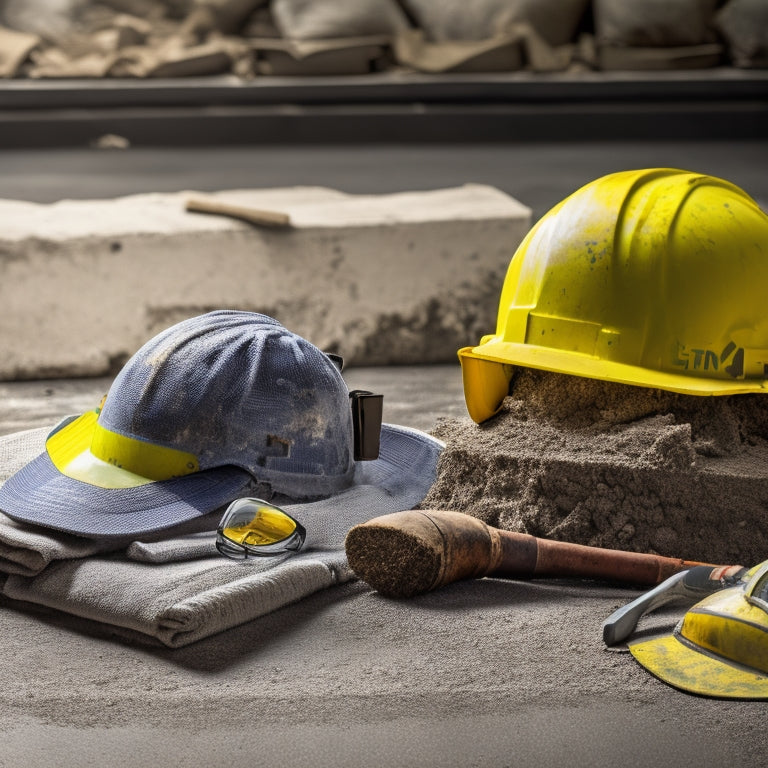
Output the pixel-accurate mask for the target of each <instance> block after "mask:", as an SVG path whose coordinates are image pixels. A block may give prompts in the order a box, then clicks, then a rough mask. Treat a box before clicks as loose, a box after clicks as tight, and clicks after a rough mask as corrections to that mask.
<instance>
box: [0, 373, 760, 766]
mask: <svg viewBox="0 0 768 768" xmlns="http://www.w3.org/2000/svg"><path fill="white" fill-rule="evenodd" d="M346 375H347V379H348V382H349V384H350V386H353V387H362V386H373V387H375V388H378V389H380V390H381V391H383V392H384V395H385V404H386V405H385V419H387V420H389V421H397V422H399V423H403V424H411V425H413V426H417V427H421V428H424V429H429V428H430V426H431V425H434V423H435V422H436V420H437V417H438V416H448V417H449V418H452V419H462V418H464V416H463V415H462V414H463V401H462V399H461V382H460V375H459V370H458V366H456V367H453V366H448V367H429V368H394V369H389V368H388V369H352V370H350V371H348V372H347V374H346ZM106 383H108V382H105V381H103V380H91V381H89V380H85V381H81V382H44V383H43V382H28V383H18V384H17V383H14V384H9V383H6V384H0V404H1V405H0V432H8V431H13V429H18V428H21V427H22V426H23V425H28V426H32V425H36V424H38V423H39V419H40V418H41V417H44V419H45V420H47V421H54V420H55V417H56V416H57V415H59V414H63V413H69V412H71V411H72V410H73V409H74V410H77V409H78V408H80V407H81V404H85V407H88V406H90V405H91V404H92V402H93V401H94V399H96V400H98V399H99V398H100V396H101V393H102V391H103V388H104V385H105V384H106ZM9 426H10V427H12V429H9ZM636 594H638V593H637V592H635V591H633V590H629V589H625V588H619V587H614V586H610V585H605V584H597V583H590V582H580V581H570V580H569V581H556V582H547V581H536V582H518V581H503V580H482V581H478V582H464V583H460V584H454V585H451V586H449V587H446V588H444V589H442V590H440V591H437V592H434V593H431V594H427V595H423V596H421V597H418V598H415V599H413V600H410V601H407V602H399V601H393V600H389V599H386V598H383V597H381V596H380V595H378V594H376V593H374V592H372V591H371V590H370V589H369V588H368V587H367V586H366V585H365V584H362V583H359V582H357V583H352V584H348V585H345V586H342V587H338V588H335V589H330V590H326V591H324V592H322V593H320V594H317V595H315V596H313V597H311V598H308V599H306V600H303V601H301V602H300V603H298V604H296V605H294V606H291V607H288V608H285V609H282V610H280V611H277V612H275V613H273V614H271V615H269V616H267V617H265V618H263V619H260V620H258V621H254V622H251V623H249V624H246V625H243V626H241V627H238V628H236V629H233V630H231V631H228V632H225V633H222V634H220V635H218V636H216V637H212V638H210V639H208V640H204V641H202V642H200V643H197V644H194V645H192V646H189V647H187V648H183V649H179V650H175V651H174V650H168V649H150V648H146V647H140V646H135V645H130V644H127V643H125V642H121V641H118V640H116V639H114V638H111V637H110V636H109V635H108V633H106V632H105V631H104V630H103V629H102V628H99V627H97V626H96V625H94V624H91V623H88V622H86V621H84V620H78V619H74V618H71V617H67V616H64V615H61V614H55V613H52V612H45V613H43V612H39V611H31V610H27V609H26V608H24V607H23V606H18V605H4V606H2V607H1V608H0V637H2V641H0V665H1V666H0V668H1V669H2V672H1V673H0V735H1V738H2V749H1V750H0V766H2V768H11V766H13V768H16V766H25V767H29V768H42V767H43V766H45V767H47V766H59V767H62V766H63V767H68V766H90V765H94V766H95V765H98V766H104V765H109V766H116V767H119V766H141V767H143V766H149V765H158V764H161V765H169V766H171V765H172V766H204V765H218V764H221V765H230V766H252V765H254V763H261V764H263V765H270V766H297V765H306V764H311V765H316V766H321V767H322V766H342V767H346V766H349V767H350V768H353V767H356V766H362V765H378V766H436V767H437V766H483V767H484V768H485V767H487V766H500V767H501V766H565V765H568V766H577V767H579V766H584V767H585V768H586V767H587V766H595V765H600V764H603V763H606V762H611V763H618V764H621V765H626V766H657V765H659V764H660V763H664V764H674V765H676V766H691V768H693V767H694V766H695V767H696V768H702V767H705V766H725V765H728V764H731V763H733V762H734V761H749V763H750V764H752V765H762V764H764V763H765V760H766V758H768V736H767V735H766V733H765V729H764V727H763V722H764V712H765V705H764V704H763V703H760V702H723V701H715V700H709V699H704V698H698V697H694V696H689V695H686V694H684V693H681V692H679V691H677V690H675V689H673V688H670V687H669V686H667V685H665V684H664V683H661V682H659V681H658V680H656V679H655V678H653V677H652V676H651V675H649V674H648V673H647V672H646V671H645V670H643V669H642V668H641V667H640V666H639V665H638V664H637V663H636V662H635V661H634V660H633V659H632V658H631V657H630V656H629V655H628V654H627V653H622V652H617V651H609V650H606V649H605V647H604V646H603V644H602V641H601V636H600V627H601V624H602V621H603V620H604V619H605V618H606V617H607V616H608V615H609V614H610V613H611V612H612V611H613V610H614V609H615V608H617V607H618V606H619V605H622V604H623V603H625V602H626V601H628V600H629V599H631V598H632V597H634V596H635V595H636ZM680 613H681V609H680V608H678V607H670V608H669V609H665V610H664V611H663V612H661V613H659V614H658V615H655V616H653V617H648V618H647V619H645V620H644V621H643V624H642V626H641V631H643V632H644V633H647V632H648V631H649V628H651V627H654V626H656V627H664V628H671V627H672V626H673V625H674V623H675V622H676V620H677V618H678V617H679V615H680Z"/></svg>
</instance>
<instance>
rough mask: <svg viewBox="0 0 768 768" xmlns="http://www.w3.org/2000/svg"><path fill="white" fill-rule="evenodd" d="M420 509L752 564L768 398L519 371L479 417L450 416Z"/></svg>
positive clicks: (763, 534) (439, 431)
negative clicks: (499, 402)
mask: <svg viewBox="0 0 768 768" xmlns="http://www.w3.org/2000/svg"><path fill="white" fill-rule="evenodd" d="M433 434H434V435H435V436H437V437H438V438H440V439H441V440H443V441H445V443H446V444H447V447H446V449H445V450H444V452H443V454H442V456H441V459H440V464H439V467H438V477H437V481H436V483H435V485H434V486H433V488H432V490H431V491H430V493H429V495H428V496H427V498H426V499H425V500H424V502H423V504H422V506H423V507H424V508H427V507H433V508H443V509H453V510H456V511H460V512H466V513H468V514H471V515H473V516H476V517H479V518H481V519H482V520H484V521H485V522H487V523H489V524H491V525H495V526H497V527H499V528H502V529H505V530H512V531H522V532H525V533H530V534H532V535H535V536H541V537H546V538H552V539H557V540H561V541H572V542H576V543H579V544H588V545H592V546H600V547H610V548H614V549H623V550H629V551H634V552H654V553H658V554H661V555H666V556H670V557H683V558H685V559H691V560H702V561H705V562H716V563H742V564H745V565H753V564H755V563H758V562H761V561H762V560H764V559H765V558H766V557H768V533H767V531H768V526H767V525H766V510H768V397H766V396H765V395H763V394H754V395H752V394H750V395H735V396H729V397H695V396H692V395H680V394H675V393H672V392H666V391H662V390H658V389H645V388H642V387H632V386H627V385H623V384H613V383H609V382H603V381H596V380H591V379H585V378H579V377H575V376H566V375H562V374H556V373H550V372H545V371H536V370H532V369H518V370H517V372H516V375H515V378H514V380H513V382H512V386H511V388H510V395H509V397H507V398H506V399H505V401H504V404H503V406H502V409H501V411H500V412H499V414H497V415H496V416H495V417H493V418H492V419H490V420H489V421H487V422H485V423H484V424H482V425H477V424H475V423H474V422H472V421H470V420H469V419H468V418H463V419H442V420H440V421H438V422H437V425H436V426H435V428H434V429H433Z"/></svg>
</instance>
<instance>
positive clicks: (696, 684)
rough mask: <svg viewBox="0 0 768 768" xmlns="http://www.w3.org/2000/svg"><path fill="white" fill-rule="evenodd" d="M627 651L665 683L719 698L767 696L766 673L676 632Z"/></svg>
mask: <svg viewBox="0 0 768 768" xmlns="http://www.w3.org/2000/svg"><path fill="white" fill-rule="evenodd" d="M629 651H630V653H631V654H632V655H633V656H634V657H635V659H637V661H638V662H639V663H640V664H641V665H642V666H643V667H645V668H646V669H647V670H648V671H649V672H651V673H652V674H653V675H655V676H656V677H658V678H659V679H660V680H663V681H664V682H665V683H668V684H669V685H672V686H674V687H675V688H679V689H681V690H683V691H687V692H689V693H696V694H699V695H701V696H712V697H716V698H722V699H768V675H764V674H760V673H759V672H755V671H754V670H750V669H749V668H747V667H743V666H741V665H738V664H735V663H732V662H728V661H726V660H723V659H722V658H720V657H718V656H716V655H715V654H713V653H710V652H708V651H706V650H704V649H702V648H699V647H697V646H695V645H693V644H692V643H691V644H689V643H688V642H686V641H685V639H684V638H681V637H679V636H678V635H668V636H666V637H659V638H654V639H651V640H645V641H642V642H637V643H631V644H630V646H629Z"/></svg>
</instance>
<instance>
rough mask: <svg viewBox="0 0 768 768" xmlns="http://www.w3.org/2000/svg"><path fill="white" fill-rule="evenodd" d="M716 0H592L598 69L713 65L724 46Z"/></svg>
mask: <svg viewBox="0 0 768 768" xmlns="http://www.w3.org/2000/svg"><path fill="white" fill-rule="evenodd" d="M717 2H718V0H675V2H669V0H633V1H632V2H627V0H593V12H594V24H595V36H596V41H597V50H598V57H599V64H600V68H601V69H630V70H632V69H642V70H653V69H690V68H697V67H714V66H717V65H718V64H719V63H720V62H721V59H722V57H723V46H722V44H721V43H720V42H718V40H717V36H716V33H715V29H714V14H715V9H716V6H717Z"/></svg>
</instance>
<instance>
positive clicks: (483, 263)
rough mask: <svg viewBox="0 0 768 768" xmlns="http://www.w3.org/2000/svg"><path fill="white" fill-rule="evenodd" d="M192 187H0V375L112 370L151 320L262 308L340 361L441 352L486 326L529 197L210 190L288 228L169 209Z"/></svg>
mask: <svg viewBox="0 0 768 768" xmlns="http://www.w3.org/2000/svg"><path fill="white" fill-rule="evenodd" d="M194 194H196V193H191V192H179V193H174V194H147V195H134V196H130V197H123V198H118V199H114V200H85V201H82V200H81V201H75V200H63V201H60V202H58V203H54V204H51V205H39V204H35V203H28V202H22V201H13V200H0V219H1V220H2V221H3V222H4V227H3V231H2V233H0V269H2V282H1V283H0V301H1V302H2V306H3V313H2V316H1V317H0V339H2V341H3V355H2V358H0V379H3V380H13V379H30V378H54V377H67V376H98V375H105V374H111V373H114V372H115V370H117V369H118V368H119V367H120V366H122V364H123V362H124V361H125V360H126V359H127V357H128V356H129V355H130V354H132V353H133V352H134V351H135V350H136V349H137V348H138V347H139V346H140V345H141V344H142V343H143V342H144V341H146V340H147V339H148V338H150V337H151V336H153V335H154V334H156V333H157V332H159V331H160V330H162V329H163V328H165V327H167V326H169V325H171V324H173V323H175V322H178V321H180V320H182V319H184V318H186V317H190V316H192V315H195V314H199V313H201V312H205V311H208V310H211V309H216V308H238V309H247V310H254V311H259V312H264V313H266V314H269V315H272V316H273V317H276V318H278V319H279V320H280V321H281V322H283V323H284V324H285V325H286V326H287V327H289V328H290V329H291V330H293V331H296V332H297V333H299V334H301V335H303V336H305V337H306V338H308V339H310V340H311V341H313V342H314V343H315V344H317V345H318V346H320V347H322V348H324V349H326V350H328V351H333V352H337V353H340V354H342V355H343V356H344V357H345V359H346V360H347V362H348V363H350V364H356V365H381V364H392V363H402V364H413V363H438V362H454V361H455V359H456V357H455V355H456V350H457V349H458V348H459V347H460V346H463V345H466V344H472V343H476V342H477V340H478V339H479V337H480V336H481V335H482V334H484V333H488V332H490V331H492V330H493V328H495V322H496V310H497V306H498V298H499V293H500V290H501V286H502V283H503V279H504V275H505V273H506V269H507V266H508V264H509V260H510V258H511V257H512V254H513V253H514V251H515V249H516V247H517V245H518V244H519V243H520V241H521V240H522V238H523V237H524V235H525V233H526V232H527V231H528V229H529V228H530V225H531V211H530V209H529V208H527V207H525V206H524V205H522V204H520V203H519V202H517V201H516V200H514V199H513V198H510V197H509V196H507V195H505V194H504V193H502V192H500V191H499V190H497V189H494V188H492V187H487V186H481V185H466V186H463V187H459V188H453V189H445V190H438V191H431V192H411V193H400V194H395V195H382V196H354V195H347V194H343V193H341V192H338V191H334V190H330V189H325V188H317V187H299V188H290V189H272V190H230V191H223V192H219V193H217V195H215V196H216V197H218V198H221V199H224V200H227V201H230V202H234V203H237V204H239V205H246V206H252V207H254V208H260V209H269V210H278V211H284V212H285V213H288V214H289V215H290V217H291V221H292V224H293V226H292V228H290V229H287V230H273V229H266V228H260V227H255V226H252V225H249V224H246V223H244V222H241V221H238V220H235V219H230V218H226V217H219V216H211V215H206V214H197V213H189V212H187V211H185V209H184V205H185V202H186V200H187V199H188V198H189V197H191V196H192V195H194Z"/></svg>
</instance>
